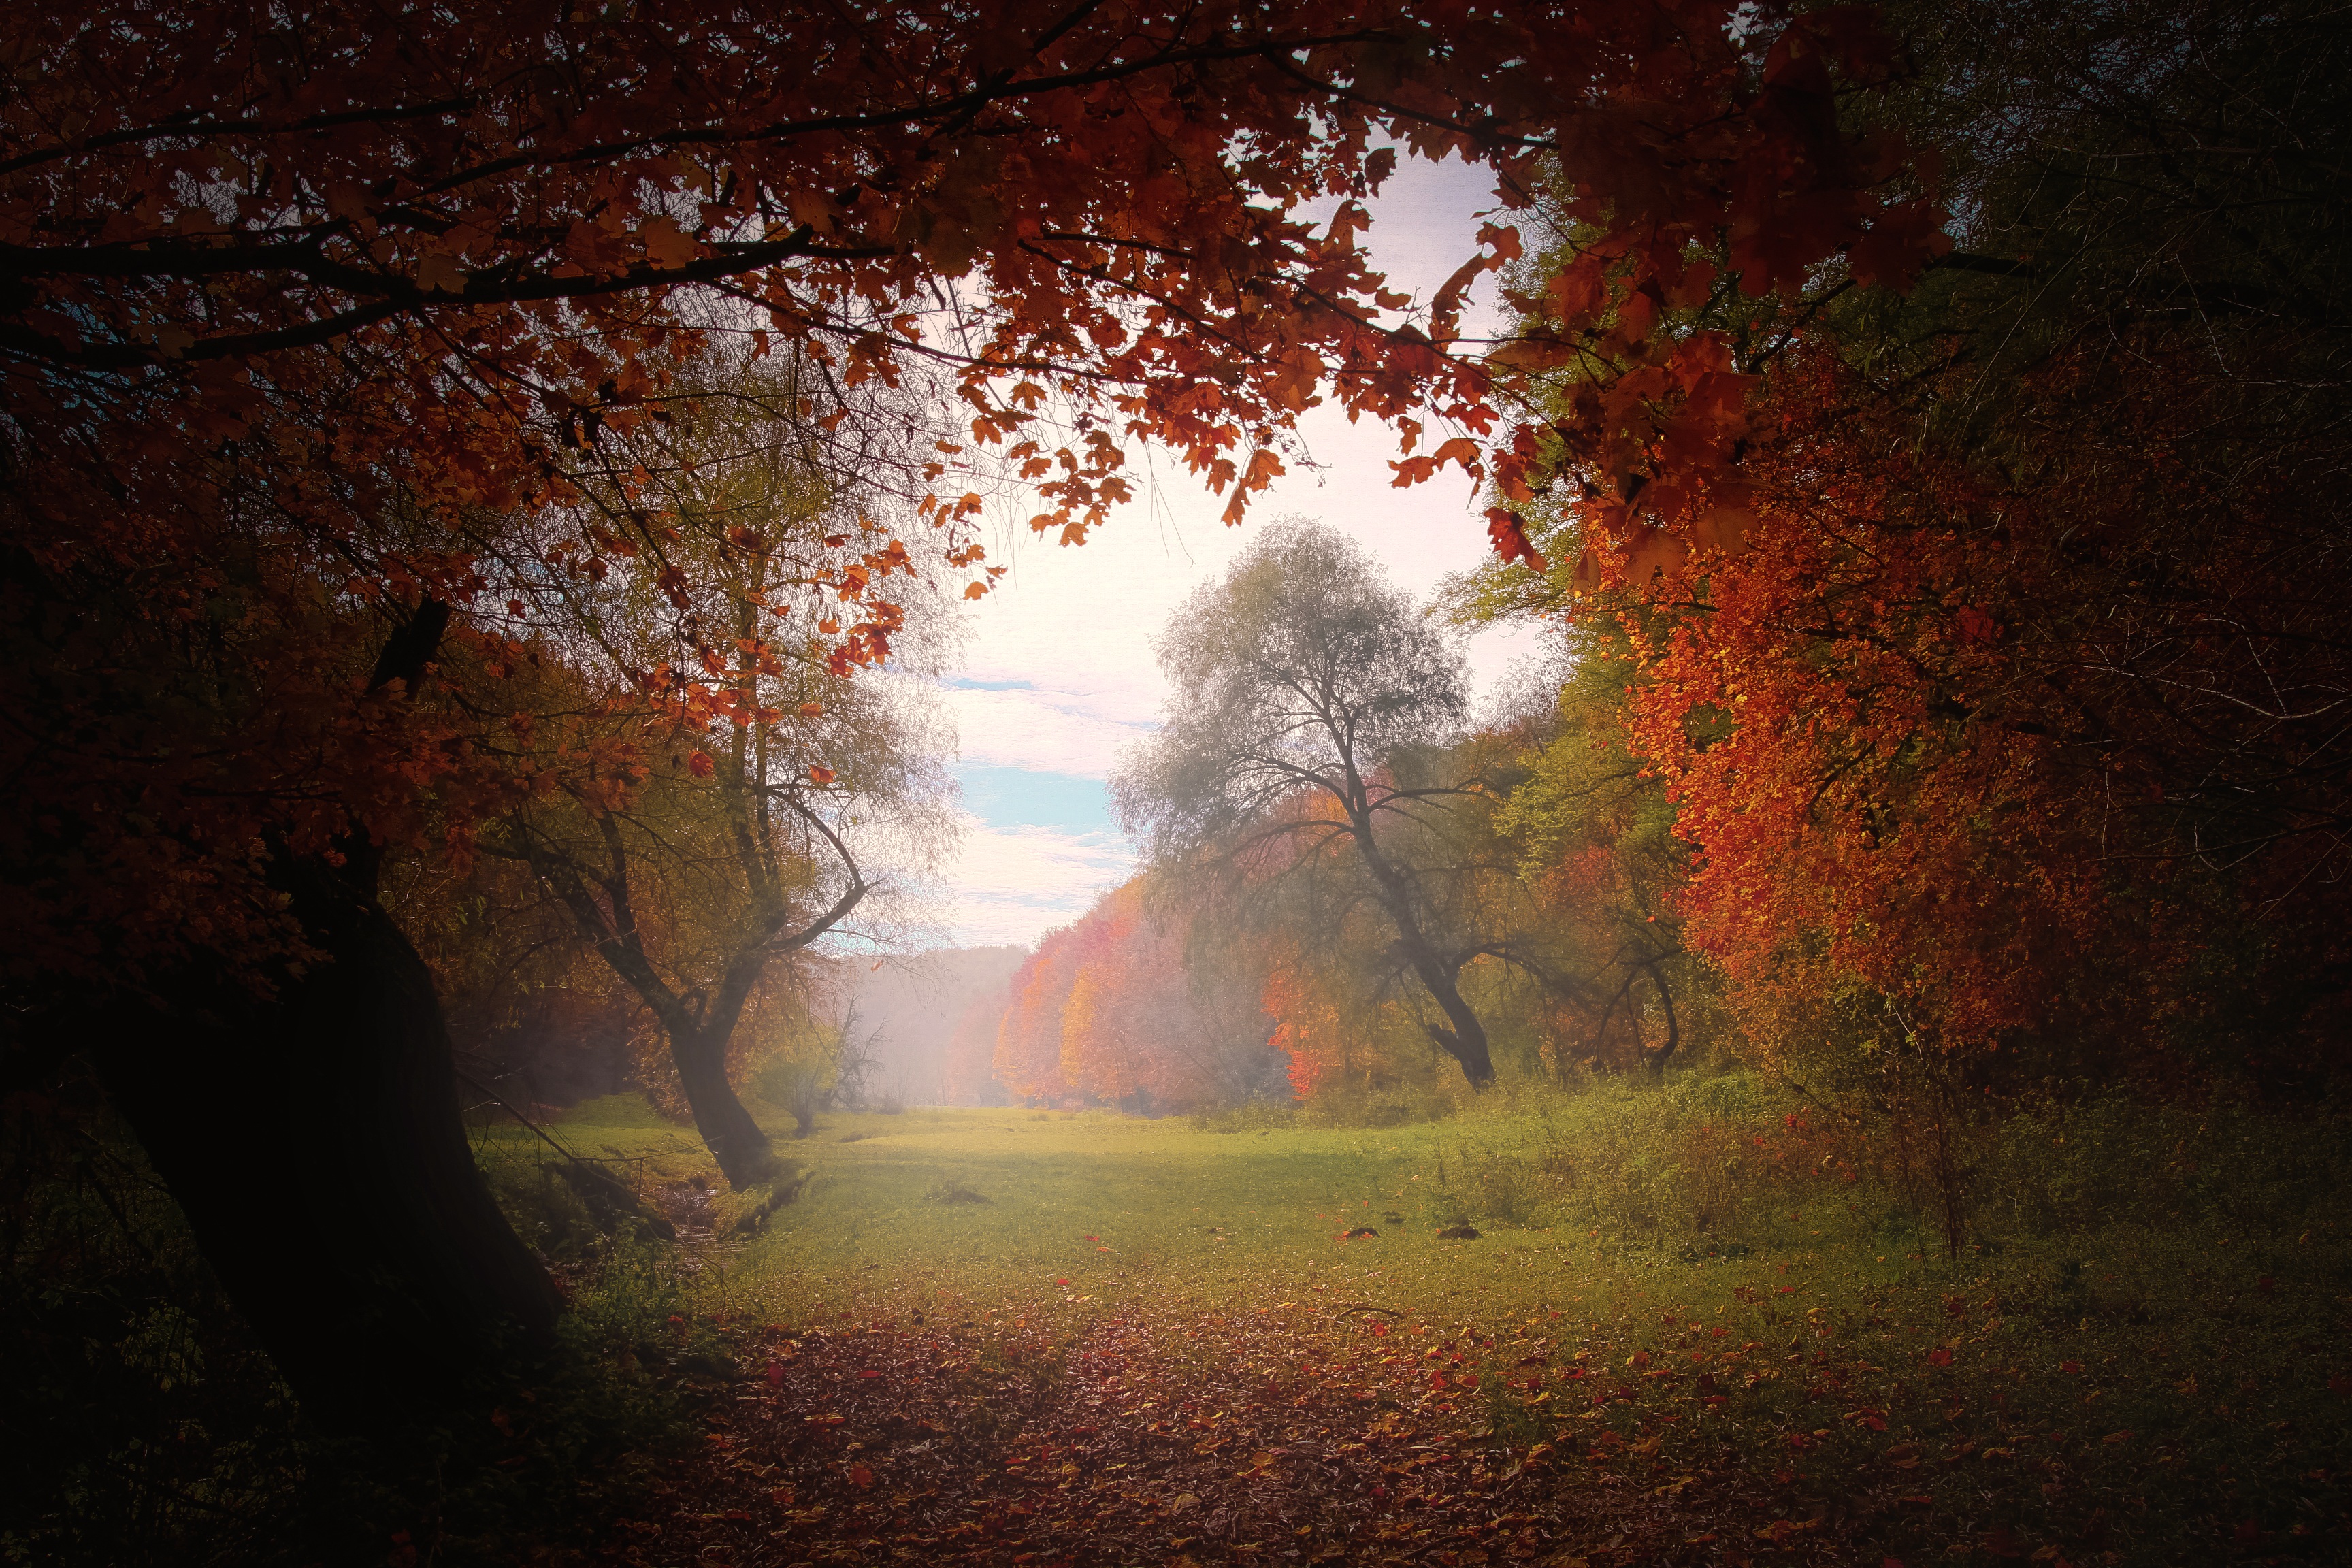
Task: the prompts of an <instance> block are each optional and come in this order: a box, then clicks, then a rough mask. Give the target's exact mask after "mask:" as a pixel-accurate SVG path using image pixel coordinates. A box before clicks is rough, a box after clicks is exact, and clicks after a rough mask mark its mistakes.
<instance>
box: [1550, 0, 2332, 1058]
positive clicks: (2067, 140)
mask: <svg viewBox="0 0 2352 1568" xmlns="http://www.w3.org/2000/svg"><path fill="white" fill-rule="evenodd" d="M1902 16H1903V18H1904V20H1905V21H1906V26H1908V28H1909V29H1910V30H1911V32H1912V34H1913V36H1914V37H1915V38H1916V47H1915V50H1914V58H1915V59H1916V62H1917V67H1918V68H1917V71H1916V75H1915V76H1914V77H1912V78H1911V79H1910V80H1909V81H1907V82H1906V85H1905V86H1904V87H1902V89H1900V90H1898V91H1896V92H1895V93H1894V94H1892V95H1890V97H1889V98H1888V99H1887V100H1885V101H1884V102H1883V103H1882V104H1881V105H1880V106H1879V110H1878V111H1879V112H1881V113H1884V114H1885V115H1887V116H1888V117H1889V119H1890V120H1891V121H1892V122H1893V124H1894V125H1895V127H1897V128H1899V129H1901V130H1903V131H1904V132H1905V133H1906V134H1909V135H1912V136H1914V137H1916V138H1918V139H1920V140H1922V141H1932V142H1935V143H1936V144H1937V145H1938V147H1939V148H1940V150H1941V151H1942V152H1943V153H1945V155H1946V163H1947V167H1948V176H1947V181H1948V186H1947V188H1948V189H1949V190H1952V191H1954V192H1956V193H1957V194H1958V195H1959V196H1960V197H1962V198H1963V200H1962V201H1961V203H1960V205H1961V207H1962V209H1963V210H1964V211H1965V212H1966V214H1967V217H1966V220H1965V221H1964V222H1961V223H1958V224H1956V225H1954V234H1953V240H1954V243H1955V244H1956V246H1957V248H1955V249H1953V250H1952V251H1951V252H1950V254H1949V255H1948V256H1947V257H1945V258H1943V260H1942V261H1941V262H1940V263H1939V264H1938V265H1937V266H1935V267H1934V268H1930V269H1929V270H1928V271H1927V273H1926V274H1925V276H1924V277H1923V278H1921V279H1919V280H1918V283H1917V287H1916V289H1914V290H1912V291H1911V292H1910V293H1908V294H1907V295H1905V294H1902V293H1898V292H1896V291H1895V290H1890V289H1874V288H1868V287H1864V286H1863V285H1864V284H1865V283H1866V282H1867V281H1868V279H1867V277H1866V276H1865V274H1864V271H1863V269H1861V268H1851V269H1846V268H1836V267H1831V268H1824V269H1823V270H1822V272H1821V273H1820V274H1819V275H1817V276H1816V277H1815V279H1813V280H1812V281H1811V284H1810V285H1809V292H1808V295H1807V296H1806V297H1804V298H1797V299H1790V300H1787V301H1785V302H1783V303H1781V304H1780V305H1778V306H1777V307H1775V308H1773V309H1770V310H1758V309H1755V308H1754V307H1752V306H1751V305H1750V304H1749V303H1748V301H1745V300H1720V299H1699V298H1696V297H1693V298H1687V299H1685V300H1681V301H1679V302H1675V303H1674V304H1673V308H1671V309H1667V310H1658V311H1654V312H1651V313H1650V314H1649V315H1648V316H1647V318H1646V319H1645V320H1644V321H1643V330H1644V331H1645V332H1646V333H1647V334H1648V342H1649V345H1650V346H1649V347H1648V349H1647V350H1645V351H1644V354H1645V356H1646V357H1647V358H1649V359H1652V360H1654V359H1656V358H1657V357H1659V356H1661V355H1680V354H1682V353H1685V352H1686V350H1687V348H1688V345H1690V344H1691V343H1693V342H1704V341H1707V340H1709V339H1710V337H1715V338H1719V339H1721V340H1722V341H1723V342H1727V343H1728V344H1730V345H1732V347H1733V349H1734V351H1735V353H1736V357H1737V358H1738V361H1739V364H1740V367H1741V368H1743V369H1744V370H1746V371H1748V372H1749V373H1752V374H1756V375H1757V376H1758V377H1759V385H1758V390H1757V391H1755V392H1754V393H1753V394H1751V395H1749V396H1748V398H1747V400H1746V401H1745V403H1744V404H1743V405H1741V406H1740V407H1738V409H1736V410H1728V411H1727V413H1728V414H1729V415H1730V416H1731V418H1730V422H1729V423H1727V424H1726V425H1725V426H1724V433H1725V434H1726V435H1727V436H1728V437H1734V444H1735V446H1736V448H1737V461H1736V463H1731V462H1730V461H1729V458H1727V459H1726V465H1727V466H1729V467H1731V468H1735V469H1736V473H1735V474H1732V475H1730V476H1726V475H1725V473H1724V472H1723V467H1724V465H1719V466H1718V470H1717V481H1716V482H1715V483H1714V484H1713V485H1712V487H1711V488H1710V487H1709V486H1707V485H1700V486H1697V487H1696V488H1693V487H1691V486H1675V485H1662V480H1664V479H1665V478H1666V477H1667V476H1668V475H1670V474H1671V473H1674V472H1677V471H1686V470H1687V465H1684V468H1682V469H1677V468H1676V466H1675V465H1676V463H1677V462H1678V461H1679V459H1678V458H1676V457H1675V454H1673V453H1671V452H1669V451H1667V450H1666V449H1665V448H1664V447H1650V448H1647V449H1645V450H1636V451H1629V453H1628V454H1627V455H1626V461H1625V462H1624V463H1623V464H1621V465H1620V466H1619V468H1617V470H1616V471H1614V472H1613V473H1612V471H1610V470H1609V469H1608V468H1606V466H1605V465H1603V464H1600V463H1595V462H1591V461H1589V460H1586V459H1585V458H1582V457H1580V456H1570V458H1567V459H1565V462H1566V467H1567V468H1570V469H1572V470H1574V471H1575V472H1576V473H1577V475H1578V478H1579V484H1578V486H1577V489H1576V493H1575V494H1574V495H1571V496H1570V497H1568V498H1567V499H1566V500H1564V501H1562V503H1561V504H1560V505H1559V511H1558V516H1557V521H1546V520H1545V519H1544V517H1543V516H1542V515H1541V513H1542V511H1543V510H1544V509H1542V508H1535V509H1531V510H1530V513H1529V517H1528V530H1529V532H1530V533H1531V535H1532V536H1533V537H1534V538H1535V539H1536V540H1537V541H1538V543H1539V544H1541V545H1543V546H1544V547H1545V548H1547V549H1549V550H1550V551H1551V552H1553V553H1555V554H1558V555H1559V556H1561V557H1562V558H1563V566H1564V569H1563V570H1561V571H1560V572H1559V573H1558V574H1556V576H1555V578H1554V581H1553V582H1552V584H1550V590H1551V591H1550V593H1549V595H1548V597H1549V602H1550V603H1552V604H1553V605H1558V606H1563V607H1569V608H1570V609H1571V610H1572V612H1573V613H1576V614H1578V615H1580V616H1588V617H1594V618H1601V619H1606V620H1609V621H1613V622H1615V623H1616V624H1617V627H1618V628H1619V630H1618V635H1622V637H1624V638H1625V639H1626V646H1627V647H1628V648H1629V649H1630V651H1631V655H1632V658H1633V660H1634V662H1635V664H1636V666H1637V667H1638V676H1637V679H1634V681H1633V683H1632V685H1631V687H1630V693H1631V700H1630V703H1629V706H1628V714H1627V717H1628V721H1629V723H1630V726H1631V730H1632V732H1633V741H1634V747H1635V750H1636V752H1638V753H1639V754H1640V755H1641V756H1642V758H1643V761H1644V763H1646V764H1647V765H1648V766H1649V768H1650V769H1652V770H1653V771H1654V773H1656V775H1657V776H1658V778H1659V779H1660V781H1661V782H1662V783H1663V784H1664V787H1665V790H1666V792H1667V795H1668V796H1669V797H1670V799H1671V801H1672V803H1673V804H1674V806H1675V832H1676V833H1677V834H1678V835H1680V836H1681V837H1683V838H1684V839H1685V842H1686V843H1687V844H1689V845H1690V846H1691V847H1692V848H1693V850H1694V851H1695V858H1694V860H1693V873H1692V878H1691V880H1690V882H1689V885H1688V887H1687V888H1686V889H1683V890H1682V891H1681V892H1680V894H1679V895H1678V896H1677V897H1676V898H1675V900H1673V902H1674V904H1675V907H1676V909H1677V910H1678V912H1679V914H1680V915H1681V916H1682V917H1683V918H1684V921H1685V932H1686V934H1687V936H1688V938H1689V940H1690V941H1691V942H1692V943H1693V944H1694V945H1695V946H1696V947H1697V948H1698V949H1699V950H1700V951H1702V952H1706V954H1708V955H1709V956H1711V957H1712V958H1713V959H1714V960H1715V961H1717V963H1719V964H1720V966H1721V968H1722V970H1723V972H1724V973H1726V975H1727V978H1728V979H1729V980H1730V982H1731V984H1732V986H1733V992H1732V995H1733V1000H1734V1002H1735V1004H1736V1005H1738V1008H1739V1009H1740V1012H1741V1015H1742V1017H1743V1021H1744V1023H1745V1025H1746V1026H1747V1028H1748V1034H1749V1036H1750V1037H1751V1039H1752V1040H1753V1041H1754V1042H1755V1044H1756V1045H1757V1046H1758V1047H1759V1048H1760V1049H1761V1050H1762V1051H1764V1052H1765V1053H1766V1054H1767V1056H1768V1058H1778V1059H1785V1058H1786V1057H1787V1056H1788V1054H1789V1053H1790V1052H1794V1051H1807V1052H1811V1051H1816V1050H1819V1049H1820V1048H1821V1047H1822V1041H1824V1040H1829V1041H1832V1042H1834V1043H1835V1045H1836V1047H1837V1048H1838V1050H1839V1051H1841V1052H1843V1053H1846V1056H1847V1062H1846V1065H1847V1066H1853V1065H1854V1064H1857V1063H1860V1062H1862V1061H1864V1059H1865V1058H1869V1057H1871V1056H1872V1055H1873V1054H1874V1053H1878V1054H1881V1055H1882V1056H1883V1055H1884V1053H1887V1052H1889V1051H1892V1052H1895V1054H1897V1055H1900V1054H1903V1053H1924V1054H1925V1055H1926V1057H1927V1058H1930V1059H1931V1061H1933V1062H1941V1060H1942V1058H1952V1059H1953V1061H1954V1062H1956V1063H1958V1067H1957V1068H1950V1069H1947V1068H1944V1067H1941V1066H1938V1067H1937V1070H1938V1071H1944V1070H1966V1071H1981V1072H1989V1073H1990V1072H1998V1071H2000V1070H2002V1068H2001V1066H2000V1064H2002V1063H2004V1062H2005V1063H2010V1064H2015V1065H2013V1066H2012V1067H2011V1068H2008V1069H2007V1070H2008V1071H2010V1072H2011V1074H2012V1075H2014V1076H2016V1077H2017V1078H2019V1079H2021V1080H2024V1081H2043V1080H2049V1079H2078V1078H2089V1079H2112V1078H2114V1077H2116V1076H2117V1075H2118V1074H2120V1073H2121V1072H2123V1071H2124V1070H2125V1068H2126V1064H2131V1065H2133V1066H2136V1067H2137V1068H2140V1069H2142V1070H2150V1069H2153V1070H2157V1071H2177V1070H2179V1068H2178V1066H2177V1065H2168V1064H2179V1062H2181V1060H2182V1058H2183V1053H2182V1052H2181V1051H2180V1049H2179V1047H2181V1046H2182V1045H2184V1044H2187V1045H2189V1046H2191V1047H2193V1050H2192V1052H2190V1053H2189V1056H2190V1058H2191V1059H2198V1060H2201V1062H2202V1063H2203V1064H2205V1065H2208V1066H2218V1065H2222V1064H2227V1065H2229V1066H2231V1068H2239V1067H2242V1066H2243V1067H2251V1068H2252V1069H2253V1071H2254V1072H2255V1074H2256V1076H2257V1077H2258V1078H2261V1079H2264V1080H2268V1081H2272V1082H2277V1083H2292V1082H2301V1081H2307V1080H2308V1078H2309V1075H2310V1074H2311V1073H2312V1072H2313V1071H2314V1070H2315V1069H2316V1068H2317V1067H2318V1064H2321V1063H2324V1062H2325V1061H2326V1058H2327V1055H2328V1054H2329V1053H2330V1052H2331V1050H2332V1047H2331V1046H2329V1045H2326V1044H2323V1042H2327V1041H2332V1038H2333V1037H2334V1035H2335V1034H2336V1032H2337V1030H2338V1027H2339V1024H2340V1018H2341V1016H2342V1009H2343V1001H2344V997H2345V995H2346V992H2347V976H2352V967H2347V954H2346V950H2345V948H2344V945H2343V942H2342V941H2341V939H2340V934H2339V933H2341V932H2342V931H2344V930H2345V929H2346V926H2347V922H2346V921H2345V919H2344V911H2343V910H2341V909H2340V908H2339V907H2337V903H2336V900H2339V899H2340V897H2341V889H2342V888H2343V887H2344V886H2346V885H2347V883H2346V879H2344V877H2343V876H2342V875H2341V870H2342V862H2341V855H2342V843H2343V840H2342V837H2341V833H2340V825H2341V824H2342V822H2343V821H2344V808H2343V789H2344V784H2345V781H2346V776H2347V775H2346V766H2347V764H2346V760H2345V753H2344V752H2343V750H2342V748H2341V746H2340V744H2339V742H2340V737H2341V733H2342V731H2341V722H2342V714H2343V700H2342V695H2341V694H2342V692H2343V691H2344V690H2345V689H2346V679H2347V672H2346V669H2345V667H2344V644H2343V639H2342V638H2341V637H2340V636H2339V635H2337V632H2336V628H2335V626H2334V612H2333V609H2332V606H2333V605H2336V603H2337V602H2338V600H2339V598H2340V596H2341V589H2340V587H2339V586H2338V584H2341V582H2342V574H2343V572H2344V569H2345V563H2346V557H2345V554H2344V552H2343V550H2342V547H2341V541H2342V537H2343V533H2344V508H2343V500H2342V497H2343V493H2344V491H2343V487H2342V483H2341V478H2342V476H2343V475H2344V474H2345V472H2346V471H2347V467H2348V466H2352V451H2347V445H2346V437H2345V432H2346V430H2347V428H2352V420H2347V417H2346V410H2345V407H2344V405H2343V401H2342V395H2341V390H2340V389H2341V388H2342V387H2343V385H2344V384H2346V383H2345V379H2344V374H2343V372H2344V368H2345V367H2344V360H2343V348H2342V341H2341V335H2340V333H2339V332H2337V331H2336V330H2335V328H2334V326H2333V325H2332V324H2331V323H2333V322H2335V321H2339V320H2340V318H2341V314H2342V310H2343V305H2342V300H2343V296H2344V287H2343V280H2344V278H2345V276H2346V273H2345V268H2344V262H2345V252H2344V248H2343V241H2342V229H2341V226H2340V223H2339V222H2338V215H2339V213H2340V203H2339V202H2338V201H2337V199H2336V195H2335V193H2334V191H2333V189H2332V187H2331V186H2330V185H2329V184H2328V181H2327V178H2326V175H2324V174H2322V173H2321V172H2320V169H2319V165H2318V164H2317V163H2314V162H2313V161H2312V160H2314V159H2315V158H2324V157H2325V156H2326V154H2323V153H2318V152H2317V151H2315V150H2316V149H2318V148H2321V147H2325V146H2334V145H2337V144H2339V143H2340V140H2341V135H2342V126H2343V125H2344V124H2345V123H2346V117H2345V116H2344V115H2343V114H2342V113H2341V112H2339V111H2338V110H2340V108H2341V82H2342V78H2341V76H2340V75H2339V74H2337V72H2336V63H2340V62H2341V61H2343V60H2344V59H2346V58H2347V51H2352V29H2347V26H2345V24H2344V22H2343V19H2342V18H2341V17H2340V16H2336V14H2334V13H2332V12H2326V11H2325V10H2322V9H2320V8H2315V7H2301V6H2290V7H2285V8H2252V7H2235V6H2220V7H2215V6H2206V5H2174V4H2169V3H2165V0H2150V3H2147V4H2131V5H2119V6H2115V7H2099V8H2094V9H2092V10H2089V11H2080V12H2074V13H2068V14H2065V15H2063V16H2061V15H2058V14H2055V13H2047V12H2042V11H2038V10H2035V9H2034V8H2031V7H2022V6H1999V5H1994V6H1976V5H1921V6H1918V7H1916V8H1912V9H1908V10H1906V11H1905V12H1904V13H1902ZM2330 104H2336V105H2337V106H2338V108H2337V110H2331V109H2329V108H2328V107H2327V106H2328V105H2330ZM1547 199H1548V200H1552V199H1556V200H1557V211H1558V213H1559V217H1558V220H1557V222H1556V223H1555V226H1554V227H1553V229H1552V231H1551V232H1552V236H1553V243H1554V244H1555V245H1557V246H1559V247H1570V248H1573V247H1575V246H1577V245H1579V244H1580V243H1581V240H1580V238H1579V236H1578V234H1577V232H1576V229H1577V222H1576V220H1575V219H1573V218H1572V217H1570V216H1567V214H1568V210H1569V209H1570V207H1571V206H1573V205H1575V204H1574V203H1573V202H1572V201H1571V200H1570V198H1569V197H1568V196H1567V195H1565V194H1562V195H1559V196H1558V197H1557V198H1547ZM1548 267H1549V261H1548V260H1542V259H1539V260H1538V261H1536V262H1535V263H1533V264H1532V265H1531V268H1530V273H1531V275H1533V276H1536V277H1540V276H1542V275H1544V273H1545V269H1546V268H1548ZM1521 294H1522V298H1523V299H1525V300H1527V301H1528V307H1529V310H1530V316H1529V325H1528V331H1538V330H1539V328H1538V326H1537V325H1536V321H1537V318H1539V317H1540V316H1541V315H1542V314H1543V311H1544V308H1543V307H1541V306H1540V305H1539V304H1538V302H1537V301H1536V300H1534V299H1533V297H1532V296H1531V295H1529V294H1528V292H1527V291H1526V290H1525V289H1522V290H1521ZM1552 374H1555V375H1556V379H1555V380H1554V382H1553V384H1552V387H1551V391H1550V393H1549V396H1551V397H1552V398H1553V399H1554V400H1555V403H1556V405H1563V406H1570V407H1580V406H1587V405H1591V403H1592V400H1593V399H1594V398H1596V397H1604V398H1605V396H1607V395H1609V394H1608V393H1606V392H1605V391H1596V390H1595V388H1594V387H1592V386H1591V385H1589V384H1584V383H1583V382H1582V380H1581V379H1580V375H1581V373H1580V371H1579V370H1578V369H1576V368H1574V367H1564V366H1555V367H1554V370H1553V373H1552ZM1619 385H1620V386H1621V387H1622V382H1621V383H1620V384H1619ZM2290 386H2291V387H2293V388H2294V391H2292V392H2290V391H2287V390H2285V389H2286V388H2288V387H2290ZM1562 450H1566V448H1564V447H1563V448H1562ZM1568 557H1574V558H1576V565H1575V566H1574V567H1573V568H1567V567H1565V561H1566V558H1568Z"/></svg>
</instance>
